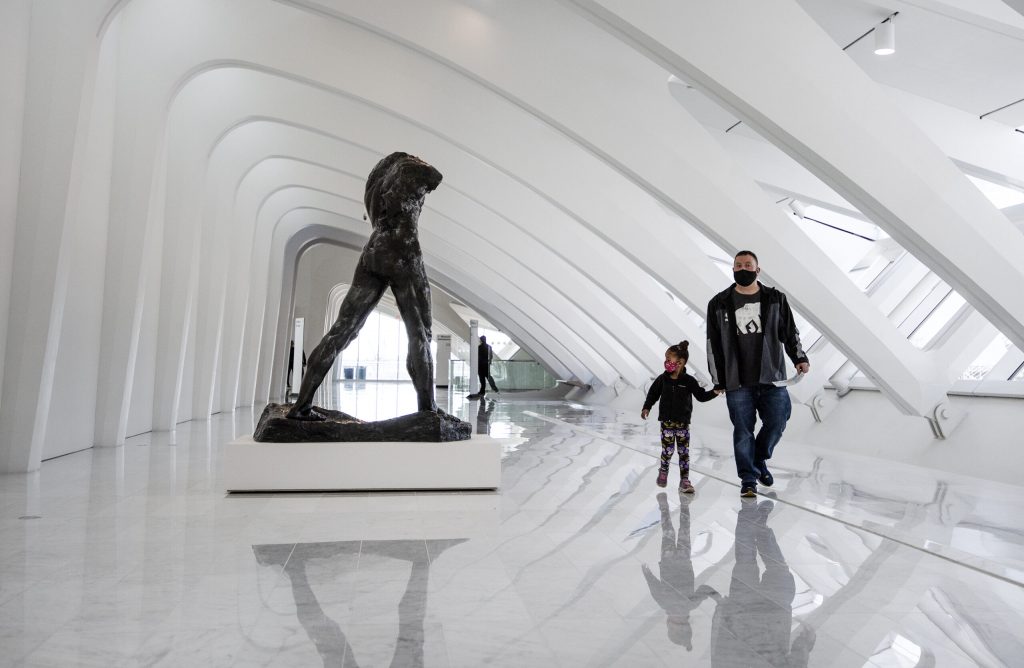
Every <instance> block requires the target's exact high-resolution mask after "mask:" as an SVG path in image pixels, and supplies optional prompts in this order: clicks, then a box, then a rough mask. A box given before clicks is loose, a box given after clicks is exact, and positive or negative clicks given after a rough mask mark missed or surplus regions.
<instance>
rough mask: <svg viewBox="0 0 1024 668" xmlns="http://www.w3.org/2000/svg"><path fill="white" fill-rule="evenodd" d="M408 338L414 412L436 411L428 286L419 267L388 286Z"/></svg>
mask: <svg viewBox="0 0 1024 668" xmlns="http://www.w3.org/2000/svg"><path fill="white" fill-rule="evenodd" d="M391 290H392V292H394V293H395V301H396V302H398V312H399V313H401V314H402V322H403V323H405V331H406V334H408V336H409V356H408V358H407V359H406V363H405V368H406V369H407V370H408V371H409V377H410V378H412V384H413V386H414V387H415V388H416V403H417V406H418V409H417V410H421V411H437V402H435V401H434V360H433V359H432V358H431V357H430V337H431V325H432V320H431V316H430V284H429V283H427V274H426V272H425V271H424V270H423V265H422V264H420V266H419V270H418V271H416V272H414V273H411V274H410V275H407V276H403V277H402V278H400V279H398V280H396V281H394V282H393V283H392V285H391Z"/></svg>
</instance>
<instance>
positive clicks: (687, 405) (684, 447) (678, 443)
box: [640, 341, 720, 494]
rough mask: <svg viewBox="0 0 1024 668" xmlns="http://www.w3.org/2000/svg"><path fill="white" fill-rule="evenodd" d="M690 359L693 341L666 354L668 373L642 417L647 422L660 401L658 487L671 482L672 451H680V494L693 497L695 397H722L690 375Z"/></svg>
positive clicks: (653, 389) (656, 383)
mask: <svg viewBox="0 0 1024 668" xmlns="http://www.w3.org/2000/svg"><path fill="white" fill-rule="evenodd" d="M688 359H690V342H689V341H683V342H681V343H678V344H676V345H674V346H672V347H670V348H669V349H668V350H666V351H665V373H663V374H661V375H660V376H658V377H657V378H656V379H655V381H654V383H652V384H651V389H650V391H649V392H648V393H647V401H645V402H644V409H643V410H642V411H641V412H640V417H642V418H643V419H644V420H646V419H647V416H648V415H649V414H650V412H651V406H653V405H654V402H655V401H658V398H659V397H660V398H661V402H660V403H659V404H658V421H659V422H661V468H660V469H659V470H658V487H664V486H665V485H666V484H667V483H668V465H669V462H671V461H672V450H673V448H675V449H676V450H678V451H679V491H680V492H684V493H686V494H693V491H694V490H693V485H691V484H690V414H691V413H693V397H697V401H702V402H703V401H711V400H712V399H714V398H715V397H716V396H718V395H719V394H720V392H719V391H716V390H705V389H704V388H703V387H701V386H700V385H699V384H698V383H697V379H696V378H694V377H693V376H691V375H690V374H688V373H686V361H687V360H688Z"/></svg>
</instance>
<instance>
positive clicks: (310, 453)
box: [223, 436, 521, 492]
mask: <svg viewBox="0 0 1024 668" xmlns="http://www.w3.org/2000/svg"><path fill="white" fill-rule="evenodd" d="M519 440H521V439H499V438H491V437H490V436H474V437H472V438H471V439H470V440H467V441H456V442H450V443H409V442H397V443H395V442H392V443H381V442H371V443H257V442H256V441H254V440H253V439H252V437H250V436H246V437H243V438H239V439H237V440H235V441H231V442H230V443H228V444H227V446H226V447H225V453H224V478H223V480H224V487H225V488H226V489H227V491H229V492H326V491H352V490H361V491H368V490H463V489H497V487H498V485H499V484H500V483H501V452H502V449H503V447H505V446H506V445H508V446H511V445H513V444H514V443H516V442H517V441H519Z"/></svg>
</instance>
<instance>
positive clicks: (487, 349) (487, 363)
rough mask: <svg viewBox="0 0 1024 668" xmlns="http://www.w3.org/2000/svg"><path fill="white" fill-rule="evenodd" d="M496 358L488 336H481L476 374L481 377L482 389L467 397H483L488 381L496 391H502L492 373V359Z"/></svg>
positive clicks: (485, 393)
mask: <svg viewBox="0 0 1024 668" xmlns="http://www.w3.org/2000/svg"><path fill="white" fill-rule="evenodd" d="M493 358H494V350H493V349H492V348H491V345H490V344H489V343H487V337H486V336H481V337H480V345H479V346H478V347H477V356H476V374H477V376H479V377H480V391H479V392H477V393H476V394H470V395H468V396H467V397H466V398H467V399H483V398H484V397H485V396H486V395H487V383H488V381H489V382H490V383H491V389H492V390H494V391H495V392H498V393H500V392H501V390H499V389H498V385H497V383H495V382H494V376H492V375H491V360H492V359H493Z"/></svg>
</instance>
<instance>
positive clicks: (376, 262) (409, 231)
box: [361, 195, 423, 277]
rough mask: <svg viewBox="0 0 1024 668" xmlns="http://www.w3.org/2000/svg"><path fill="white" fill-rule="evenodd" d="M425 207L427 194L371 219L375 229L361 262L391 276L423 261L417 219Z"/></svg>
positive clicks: (379, 273) (407, 200)
mask: <svg viewBox="0 0 1024 668" xmlns="http://www.w3.org/2000/svg"><path fill="white" fill-rule="evenodd" d="M422 207H423V195H418V196H417V195H414V196H412V197H409V198H407V199H405V200H403V201H402V202H401V203H400V208H399V210H397V211H394V212H391V211H389V212H387V213H386V214H384V215H382V216H380V217H378V219H377V220H371V221H370V224H371V225H372V226H373V232H372V233H371V234H370V240H369V241H367V242H366V246H365V247H364V248H363V255H362V258H361V262H362V263H363V264H364V265H365V266H366V268H367V269H369V270H370V271H372V272H373V273H375V274H377V275H379V276H383V277H391V276H393V275H394V274H395V273H396V272H401V273H404V272H407V271H409V269H410V267H411V266H413V265H417V264H419V265H421V264H422V263H423V251H422V250H421V249H420V242H419V238H418V236H417V232H418V230H417V222H418V221H419V217H420V210H421V209H422Z"/></svg>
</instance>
